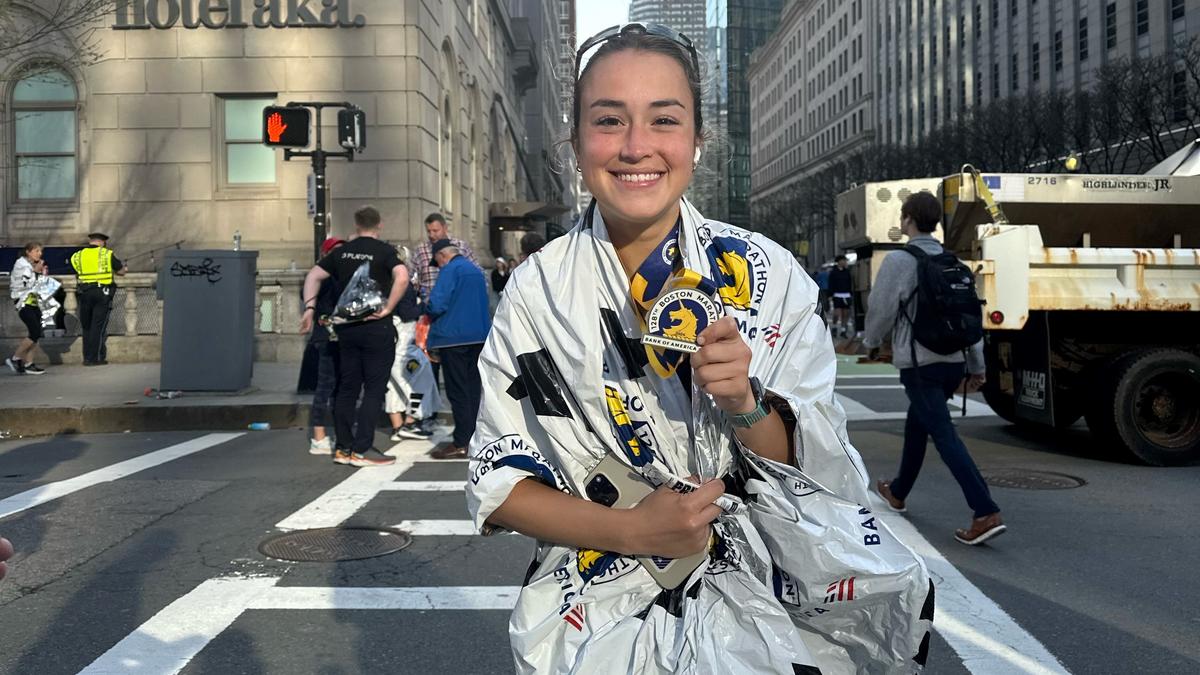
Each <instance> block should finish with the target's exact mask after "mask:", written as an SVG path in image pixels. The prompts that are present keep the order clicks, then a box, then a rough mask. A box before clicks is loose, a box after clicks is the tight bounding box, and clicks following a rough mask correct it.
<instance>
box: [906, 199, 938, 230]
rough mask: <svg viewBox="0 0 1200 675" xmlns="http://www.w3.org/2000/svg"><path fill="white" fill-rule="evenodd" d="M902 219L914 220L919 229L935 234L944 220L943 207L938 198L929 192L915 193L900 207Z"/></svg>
mask: <svg viewBox="0 0 1200 675" xmlns="http://www.w3.org/2000/svg"><path fill="white" fill-rule="evenodd" d="M900 217H901V218H905V217H908V218H912V219H913V222H914V223H916V225H917V229H918V230H920V231H922V232H933V231H934V230H936V229H937V224H938V221H939V220H941V219H942V205H941V204H940V203H939V202H938V198H937V197H934V196H933V195H932V194H930V193H928V192H915V193H913V194H911V195H909V196H908V199H905V200H904V205H903V206H901V207H900Z"/></svg>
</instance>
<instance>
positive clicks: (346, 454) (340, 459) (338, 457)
mask: <svg viewBox="0 0 1200 675" xmlns="http://www.w3.org/2000/svg"><path fill="white" fill-rule="evenodd" d="M333 463H334V464H349V463H350V451H349V450H344V449H342V448H338V449H337V450H334V451H333Z"/></svg>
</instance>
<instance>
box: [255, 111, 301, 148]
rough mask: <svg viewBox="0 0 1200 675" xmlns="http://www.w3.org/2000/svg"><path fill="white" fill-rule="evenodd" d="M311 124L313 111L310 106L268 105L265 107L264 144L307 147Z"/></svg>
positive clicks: (283, 146)
mask: <svg viewBox="0 0 1200 675" xmlns="http://www.w3.org/2000/svg"><path fill="white" fill-rule="evenodd" d="M311 126H312V112H311V111H310V110H309V109H308V108H298V107H293V106H287V107H284V106H267V107H266V108H263V133H262V142H263V145H271V146H276V147H282V148H306V147H308V136H309V129H310V127H311Z"/></svg>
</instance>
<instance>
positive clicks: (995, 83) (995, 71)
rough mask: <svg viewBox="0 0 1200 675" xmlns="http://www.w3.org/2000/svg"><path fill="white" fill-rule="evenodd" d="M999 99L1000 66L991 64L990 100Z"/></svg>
mask: <svg viewBox="0 0 1200 675" xmlns="http://www.w3.org/2000/svg"><path fill="white" fill-rule="evenodd" d="M998 98H1000V64H999V63H993V64H992V100H996V99H998Z"/></svg>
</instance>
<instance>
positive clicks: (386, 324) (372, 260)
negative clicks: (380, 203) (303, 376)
mask: <svg viewBox="0 0 1200 675" xmlns="http://www.w3.org/2000/svg"><path fill="white" fill-rule="evenodd" d="M354 226H355V228H356V229H357V231H358V236H357V237H355V238H354V239H352V240H351V241H350V242H349V243H348V244H345V245H344V246H342V247H340V248H338V249H337V250H336V251H334V252H333V253H330V254H329V255H327V256H325V257H324V258H322V259H321V260H320V261H318V262H317V264H316V265H315V266H313V268H312V269H311V270H309V272H308V276H307V277H306V278H305V279H304V315H303V318H301V320H300V331H301V332H302V333H307V332H309V331H310V330H312V327H313V316H314V315H315V314H316V305H315V302H316V297H317V294H318V292H319V291H320V288H321V282H323V281H325V280H326V279H328V278H330V277H333V278H334V279H335V280H337V282H338V285H339V286H340V287H342V288H345V287H346V284H347V283H348V282H349V281H350V277H352V276H354V272H355V271H357V270H358V268H359V266H361V265H362V264H363V263H367V264H369V265H370V267H369V269H370V275H371V278H372V279H374V280H375V283H376V284H378V285H379V291H380V292H381V293H387V302H386V303H384V306H383V307H382V308H381V309H380V310H379V311H378V312H375V313H374V314H372V315H370V316H369V317H367V318H366V319H365V320H364V321H360V322H356V323H348V324H342V325H340V326H338V328H337V336H338V342H337V344H338V353H339V357H340V361H341V363H340V368H341V370H339V371H338V389H337V398H336V400H335V402H334V408H333V419H334V427H335V429H336V432H337V439H336V443H335V445H334V452H333V461H334V462H337V463H338V464H349V465H351V466H383V465H386V464H393V463H395V461H396V459H395V458H394V457H389V456H387V455H384V454H383V453H381V452H380V451H378V450H375V448H374V447H372V446H373V444H374V443H373V441H374V439H375V422H376V420H377V419H378V418H379V413H380V411H381V410H382V408H383V396H384V392H385V391H386V390H387V381H388V374H389V373H390V372H391V370H392V360H393V359H394V358H395V355H396V330H395V328H394V327H393V326H392V322H391V320H390V319H388V320H386V321H381V320H380V319H387V318H388V317H389V316H391V313H392V310H394V309H395V308H396V304H397V303H398V302H400V298H401V297H402V296H403V295H404V292H405V290H407V288H408V268H407V267H405V266H404V265H403V264H402V263H401V262H400V258H399V256H397V255H396V249H395V248H394V247H393V246H392V245H390V244H388V243H386V242H383V241H380V239H379V231H380V228H381V222H380V217H379V211H377V210H376V209H375V208H374V207H371V206H364V207H363V208H361V209H359V210H357V211H355V212H354ZM360 393H361V394H362V405H361V406H359V407H358V410H357V413H356V411H355V406H356V404H357V403H358V400H359V394H360ZM372 451H373V452H372Z"/></svg>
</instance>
